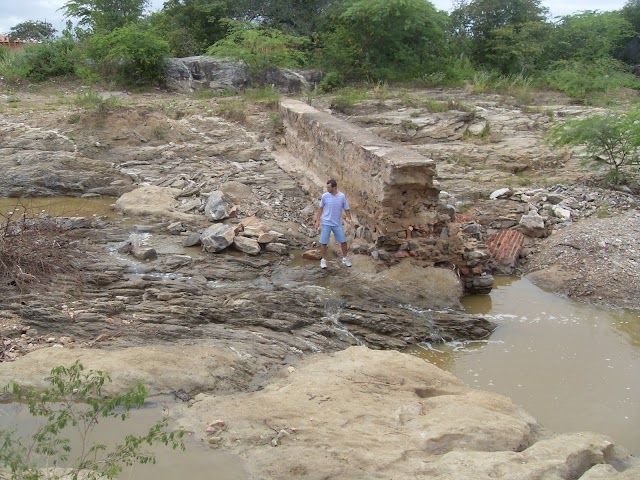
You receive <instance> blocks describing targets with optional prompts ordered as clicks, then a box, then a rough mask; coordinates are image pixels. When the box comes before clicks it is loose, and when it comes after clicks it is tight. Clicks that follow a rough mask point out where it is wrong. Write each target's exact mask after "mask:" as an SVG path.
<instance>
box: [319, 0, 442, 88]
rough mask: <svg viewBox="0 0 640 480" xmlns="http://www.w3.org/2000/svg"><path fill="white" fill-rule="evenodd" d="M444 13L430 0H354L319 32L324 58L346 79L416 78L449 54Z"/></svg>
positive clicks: (322, 60) (342, 7)
mask: <svg viewBox="0 0 640 480" xmlns="http://www.w3.org/2000/svg"><path fill="white" fill-rule="evenodd" d="M445 23H446V14H444V13H443V12H438V11H437V10H436V9H435V7H434V6H433V4H431V3H430V2H428V1H426V0H353V1H349V2H346V3H344V4H343V5H342V6H341V7H340V8H339V9H338V10H337V11H336V12H335V13H333V14H332V15H331V16H330V17H329V18H328V19H327V23H326V24H325V25H326V30H325V31H324V32H323V33H322V34H321V35H319V42H318V47H319V48H320V60H321V62H322V63H323V64H324V66H325V68H332V67H333V68H335V69H336V70H338V71H339V72H340V73H341V74H342V75H343V76H345V77H346V78H349V77H350V78H354V77H362V76H365V77H370V78H372V79H374V80H396V79H408V78H416V77H417V76H420V75H422V74H424V73H425V72H428V71H430V70H432V69H435V65H436V64H437V62H438V60H439V59H440V58H442V57H443V56H444V55H445V54H446V45H445V33H444V26H445Z"/></svg>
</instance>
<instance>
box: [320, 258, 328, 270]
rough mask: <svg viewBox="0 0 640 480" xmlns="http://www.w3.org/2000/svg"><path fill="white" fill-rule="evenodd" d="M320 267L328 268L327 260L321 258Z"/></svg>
mask: <svg viewBox="0 0 640 480" xmlns="http://www.w3.org/2000/svg"><path fill="white" fill-rule="evenodd" d="M320 268H327V261H326V260H325V259H324V258H323V259H322V260H320Z"/></svg>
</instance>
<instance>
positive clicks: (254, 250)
mask: <svg viewBox="0 0 640 480" xmlns="http://www.w3.org/2000/svg"><path fill="white" fill-rule="evenodd" d="M233 246H234V247H235V248H237V249H238V250H240V251H241V252H244V253H248V254H249V255H258V254H259V253H260V244H259V243H258V242H256V241H255V240H254V239H252V238H248V237H242V236H236V237H235V238H234V239H233Z"/></svg>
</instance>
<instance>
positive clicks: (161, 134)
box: [153, 124, 171, 140]
mask: <svg viewBox="0 0 640 480" xmlns="http://www.w3.org/2000/svg"><path fill="white" fill-rule="evenodd" d="M170 130H171V127H170V126H169V125H167V124H163V125H158V126H156V127H155V128H154V129H153V136H154V137H155V138H156V139H158V140H164V139H166V138H167V134H168V133H169V131H170Z"/></svg>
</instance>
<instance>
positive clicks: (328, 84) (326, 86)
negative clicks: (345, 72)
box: [318, 72, 344, 92]
mask: <svg viewBox="0 0 640 480" xmlns="http://www.w3.org/2000/svg"><path fill="white" fill-rule="evenodd" d="M343 85H344V79H343V78H342V76H341V75H340V74H339V73H338V72H329V73H327V74H326V75H325V76H324V77H322V80H320V83H319V84H318V90H320V91H321V92H333V91H334V90H335V89H337V88H340V87H342V86H343Z"/></svg>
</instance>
